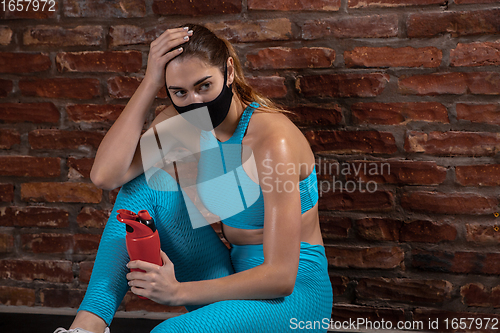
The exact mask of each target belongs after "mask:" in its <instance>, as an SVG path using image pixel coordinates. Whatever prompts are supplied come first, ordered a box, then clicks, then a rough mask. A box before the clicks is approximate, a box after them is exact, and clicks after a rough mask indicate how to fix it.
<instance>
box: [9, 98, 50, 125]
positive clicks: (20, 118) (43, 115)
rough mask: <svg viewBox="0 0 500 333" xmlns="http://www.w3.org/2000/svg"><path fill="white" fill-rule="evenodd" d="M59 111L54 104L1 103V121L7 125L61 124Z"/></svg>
mask: <svg viewBox="0 0 500 333" xmlns="http://www.w3.org/2000/svg"><path fill="white" fill-rule="evenodd" d="M59 118H60V116H59V111H58V110H57V107H56V106H55V105H54V104H53V103H0V120H3V121H4V122H7V123H16V122H32V123H56V124H57V123H59Z"/></svg>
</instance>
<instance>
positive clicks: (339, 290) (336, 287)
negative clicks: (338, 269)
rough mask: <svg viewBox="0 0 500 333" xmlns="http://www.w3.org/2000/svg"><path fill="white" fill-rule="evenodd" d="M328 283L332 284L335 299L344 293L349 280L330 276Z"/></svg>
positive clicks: (343, 277)
mask: <svg viewBox="0 0 500 333" xmlns="http://www.w3.org/2000/svg"><path fill="white" fill-rule="evenodd" d="M330 282H331V283H332V288H333V295H334V297H335V296H337V295H342V294H343V293H345V291H346V289H347V284H348V283H349V279H348V278H347V277H345V276H330Z"/></svg>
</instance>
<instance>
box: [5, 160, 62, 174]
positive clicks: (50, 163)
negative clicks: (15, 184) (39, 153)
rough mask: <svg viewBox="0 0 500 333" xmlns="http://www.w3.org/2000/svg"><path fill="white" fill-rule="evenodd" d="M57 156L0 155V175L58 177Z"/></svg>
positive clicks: (59, 167) (58, 164)
mask: <svg viewBox="0 0 500 333" xmlns="http://www.w3.org/2000/svg"><path fill="white" fill-rule="evenodd" d="M60 164H61V159H60V158H59V157H34V156H14V155H9V156H0V175H2V176H18V177H52V178H53V177H58V176H59V175H60V174H61V166H60Z"/></svg>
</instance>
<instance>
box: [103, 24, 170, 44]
mask: <svg viewBox="0 0 500 333" xmlns="http://www.w3.org/2000/svg"><path fill="white" fill-rule="evenodd" d="M156 28H157V25H155V28H153V30H156ZM158 30H159V29H158ZM164 30H165V29H162V32H163V31H164ZM108 37H109V45H110V46H112V47H115V46H121V45H136V44H151V42H152V41H153V40H155V39H156V38H157V37H159V34H154V33H153V32H152V31H151V30H145V29H144V28H142V27H139V26H135V25H127V24H120V25H114V26H111V27H109V33H108Z"/></svg>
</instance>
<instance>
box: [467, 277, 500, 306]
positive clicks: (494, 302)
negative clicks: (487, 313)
mask: <svg viewBox="0 0 500 333" xmlns="http://www.w3.org/2000/svg"><path fill="white" fill-rule="evenodd" d="M460 295H461V296H462V303H464V304H465V305H467V306H479V307H484V308H500V285H498V286H496V287H493V288H491V289H489V288H488V289H486V288H485V287H484V286H483V285H482V284H481V283H469V284H467V285H465V286H463V287H462V288H460Z"/></svg>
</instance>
